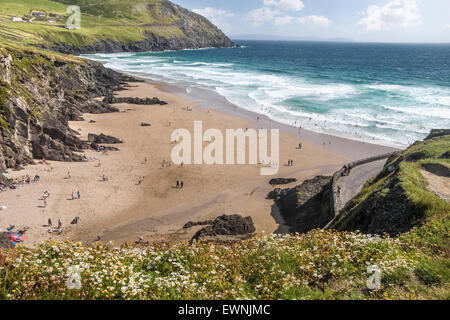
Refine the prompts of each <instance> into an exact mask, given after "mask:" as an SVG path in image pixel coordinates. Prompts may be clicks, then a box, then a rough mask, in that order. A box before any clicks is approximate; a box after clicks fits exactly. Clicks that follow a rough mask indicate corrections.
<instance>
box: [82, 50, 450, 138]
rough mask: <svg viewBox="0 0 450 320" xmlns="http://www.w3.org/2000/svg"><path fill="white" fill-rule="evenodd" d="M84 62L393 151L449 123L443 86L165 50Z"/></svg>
mask: <svg viewBox="0 0 450 320" xmlns="http://www.w3.org/2000/svg"><path fill="white" fill-rule="evenodd" d="M208 49H209V48H205V50H208ZM166 52H167V51H166ZM171 56H172V57H171ZM86 57H88V58H90V59H94V60H98V61H100V62H102V63H104V64H105V65H106V66H107V67H110V68H113V69H117V70H119V71H124V72H129V73H132V74H136V75H139V76H144V77H147V78H150V79H153V80H160V81H166V82H169V83H174V84H176V83H181V84H184V85H185V86H186V89H185V91H186V93H187V94H188V95H189V94H191V93H192V91H193V88H194V87H200V88H204V89H209V90H213V91H216V92H217V93H219V94H220V95H222V96H224V97H225V98H226V99H227V100H228V101H230V102H231V103H233V104H236V105H238V106H240V107H242V108H244V109H247V110H250V111H253V112H257V113H261V114H266V115H267V116H269V117H270V118H272V119H274V120H277V121H280V122H282V123H286V124H294V123H296V124H297V125H301V126H302V127H304V128H309V129H313V130H315V131H319V132H325V133H331V134H337V135H341V136H342V135H343V136H348V137H353V138H361V139H365V140H367V141H375V142H378V143H384V144H388V145H395V146H405V145H406V144H408V143H410V142H411V141H414V140H416V139H419V138H421V137H423V136H424V134H426V133H427V132H428V131H429V130H430V129H431V128H432V127H448V126H449V125H450V121H449V120H450V89H449V88H444V87H438V86H435V87H431V86H428V87H426V86H424V87H420V86H408V85H400V84H385V83H375V84H364V83H363V82H362V81H359V82H357V83H356V84H349V83H333V82H331V81H328V82H326V81H321V80H313V79H307V78H301V77H299V76H298V75H297V76H292V75H291V74H278V73H272V72H271V71H269V70H266V71H262V70H257V69H252V68H250V67H248V66H244V67H243V66H241V65H237V64H234V63H229V62H224V61H214V62H211V61H191V60H184V59H186V58H185V57H182V58H178V57H177V59H174V57H173V55H165V54H163V52H160V53H154V54H147V53H114V54H95V55H87V56H86ZM374 91H375V92H374ZM376 91H379V92H376ZM430 119H432V121H430ZM374 139H375V140H374Z"/></svg>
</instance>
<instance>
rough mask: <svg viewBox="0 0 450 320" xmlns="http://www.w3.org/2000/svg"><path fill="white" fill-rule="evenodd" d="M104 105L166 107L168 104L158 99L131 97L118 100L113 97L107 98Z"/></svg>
mask: <svg viewBox="0 0 450 320" xmlns="http://www.w3.org/2000/svg"><path fill="white" fill-rule="evenodd" d="M103 102H104V103H129V104H142V105H156V104H158V105H161V106H163V105H166V104H167V102H165V101H162V100H159V99H158V98H157V97H153V98H145V99H142V98H130V97H123V98H118V97H115V96H113V95H110V96H107V97H105V98H104V99H103Z"/></svg>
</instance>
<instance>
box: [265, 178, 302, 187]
mask: <svg viewBox="0 0 450 320" xmlns="http://www.w3.org/2000/svg"><path fill="white" fill-rule="evenodd" d="M293 182H297V179H295V178H277V179H272V180H270V181H269V184H271V185H272V186H276V185H283V184H289V183H293Z"/></svg>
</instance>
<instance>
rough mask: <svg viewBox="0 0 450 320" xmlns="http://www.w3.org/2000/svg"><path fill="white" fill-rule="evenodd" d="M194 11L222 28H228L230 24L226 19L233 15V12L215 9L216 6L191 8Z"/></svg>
mask: <svg viewBox="0 0 450 320" xmlns="http://www.w3.org/2000/svg"><path fill="white" fill-rule="evenodd" d="M192 11H193V12H195V13H198V14H200V15H202V16H204V17H205V18H207V19H208V20H210V21H211V22H212V23H214V24H215V25H216V26H218V27H219V28H221V29H223V30H229V29H230V25H229V23H228V22H227V19H228V18H230V17H234V13H232V12H228V11H225V10H223V9H216V8H211V7H207V8H203V9H193V10H192Z"/></svg>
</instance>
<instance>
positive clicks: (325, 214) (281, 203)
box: [267, 176, 333, 233]
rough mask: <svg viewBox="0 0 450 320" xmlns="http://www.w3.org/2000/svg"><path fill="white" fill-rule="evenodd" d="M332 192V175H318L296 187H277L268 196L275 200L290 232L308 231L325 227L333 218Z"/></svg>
mask: <svg viewBox="0 0 450 320" xmlns="http://www.w3.org/2000/svg"><path fill="white" fill-rule="evenodd" d="M330 192H331V177H325V176H317V177H315V178H313V179H310V180H306V181H304V182H303V183H302V184H301V185H299V186H297V187H295V188H288V189H275V190H273V191H272V192H270V193H269V194H268V196H267V197H268V198H269V199H274V200H275V205H276V206H277V207H278V209H279V210H280V214H281V216H282V217H283V219H284V221H285V225H287V226H289V228H290V232H292V233H295V232H298V233H306V232H308V231H310V230H312V229H316V228H323V227H324V226H326V225H327V223H329V222H330V221H331V219H332V218H333V216H332V214H331V208H330V203H331V202H330Z"/></svg>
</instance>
